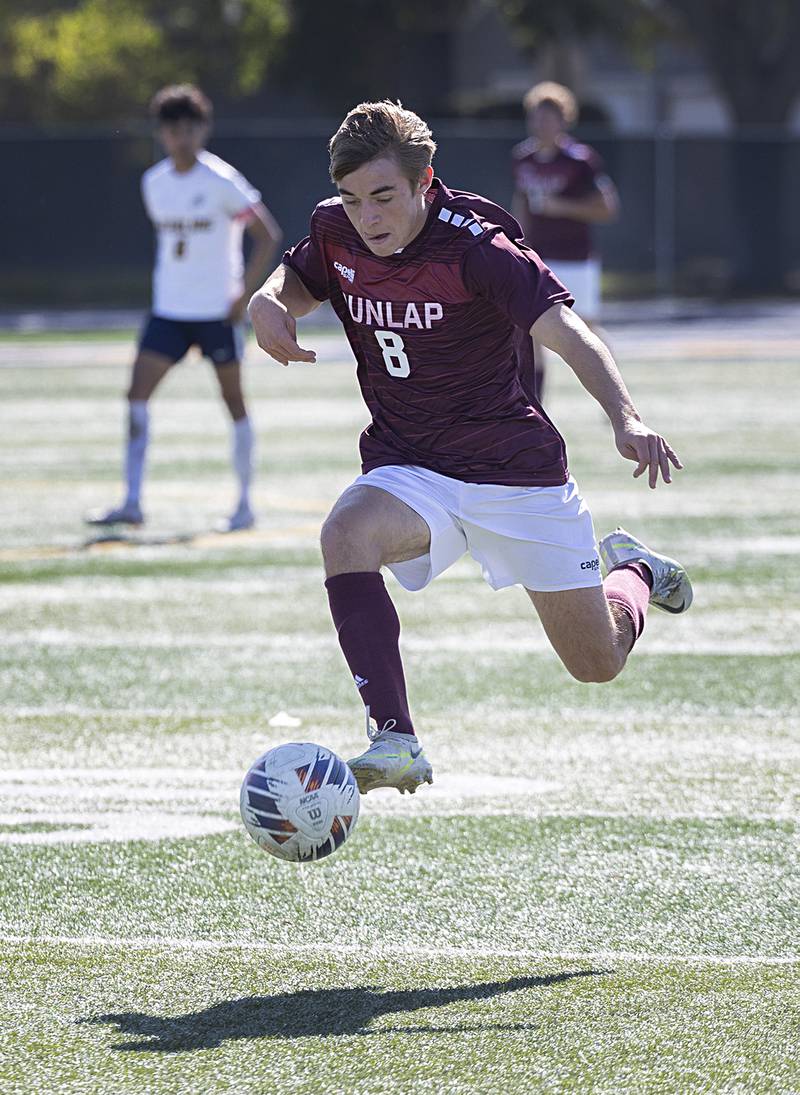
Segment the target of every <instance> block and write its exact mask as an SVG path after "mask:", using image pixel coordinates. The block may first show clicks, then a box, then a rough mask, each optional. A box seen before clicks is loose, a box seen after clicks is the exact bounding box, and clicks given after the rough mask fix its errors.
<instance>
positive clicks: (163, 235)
mask: <svg viewBox="0 0 800 1095" xmlns="http://www.w3.org/2000/svg"><path fill="white" fill-rule="evenodd" d="M142 198H143V200H144V205H145V209H146V210H147V215H148V216H149V217H150V220H151V221H152V222H153V224H154V226H155V229H156V233H157V237H158V245H157V254H156V264H155V269H154V271H153V314H154V315H157V316H163V317H164V319H205V320H208V319H223V318H224V317H225V316H226V315H227V313H228V309H229V308H230V305H231V303H232V302H233V301H234V300H235V299H236V298H237V297H238V296H241V294H242V292H243V291H244V280H243V273H244V256H243V255H242V232H243V230H244V223H245V220H246V219H247V213H248V211H249V210H250V209H252V207H253V206H254V205H255V204H256V203H257V202H258V201H259V200H260V198H261V195H260V194H259V192H258V191H257V190H256V189H255V188H254V187H252V186H251V185H250V183H249V182H248V181H247V179H245V178H244V176H242V175H240V174H239V172H238V171H237V170H236V169H235V168H233V167H231V166H230V164H227V163H225V161H224V160H221V159H220V158H219V156H214V155H213V154H212V153H211V152H200V153H199V154H198V156H197V163H196V164H195V165H194V167H192V168H191V170H189V171H184V172H179V171H176V170H175V167H174V165H173V163H172V160H171V159H169V158H167V159H165V160H161V162H160V163H157V164H155V165H154V166H153V167H151V168H150V169H149V170H148V171H145V173H144V175H143V176H142Z"/></svg>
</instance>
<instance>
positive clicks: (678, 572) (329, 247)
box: [250, 102, 692, 792]
mask: <svg viewBox="0 0 800 1095" xmlns="http://www.w3.org/2000/svg"><path fill="white" fill-rule="evenodd" d="M435 149H436V145H435V144H434V141H433V138H432V136H431V132H430V130H429V128H428V126H427V125H426V124H425V122H423V121H422V119H421V118H419V117H418V116H417V115H416V114H414V113H412V112H411V111H409V110H404V109H403V108H402V107H401V106H400V105H399V104H395V103H390V102H381V103H362V104H361V105H360V106H358V107H356V108H355V109H354V110H352V111H350V113H349V114H348V115H347V117H346V118H345V120H344V122H343V123H342V125H341V126H340V127H339V129H338V131H337V132H336V134H335V135H334V137H333V138H332V140H331V143H330V155H331V178H332V179H333V180H334V182H335V183H336V185H337V188H338V191H339V196H338V197H336V198H331V199H329V200H328V201H323V202H321V203H320V204H319V205H318V206H317V208H316V209H315V211H314V213H313V215H312V218H311V231H310V234H309V235H308V236H307V237H306V238H305V239H304V240H302V241H301V242H300V243H298V244H297V245H296V246H295V247H294V248H292V250H291V251H289V252H287V253H286V255H285V256H284V260H283V264H282V265H281V266H280V267H278V269H277V270H276V271H275V273H274V274H272V275H271V277H270V278H269V279H268V280H267V282H266V283H265V284H264V286H263V287H262V288H261V289H260V290H259V291H258V292H257V293H256V294H255V295H254V297H253V298H252V300H251V302H250V316H251V318H252V321H253V327H254V330H255V333H256V337H257V339H258V342H259V345H260V346H261V347H262V349H264V350H265V351H266V352H267V353H268V354H270V356H271V357H273V358H275V360H276V361H279V362H280V363H281V364H282V365H288V364H289V362H290V361H305V362H310V363H311V362H314V361H315V360H316V358H315V354H314V352H313V351H312V350H307V349H303V348H302V347H301V346H299V345H298V343H297V331H296V323H295V320H296V319H297V317H298V316H302V315H305V314H306V313H308V312H310V311H312V310H313V309H314V308H316V307H317V306H318V305H319V304H320V302H321V301H323V300H329V301H330V302H331V305H332V306H333V308H334V310H335V311H336V314H337V316H338V317H339V319H340V320H341V322H342V324H343V326H344V329H345V333H346V335H347V338H348V341H349V342H350V346H351V347H352V350H353V353H354V355H355V358H356V362H357V376H358V380H359V384H360V386H361V392H362V395H363V397H364V401H365V402H366V404H367V407H368V408H369V411H370V414H371V417H372V421H371V422H370V425H369V426H368V427H367V428H366V430H365V431H364V432H363V434H362V435H361V457H362V470H363V474H362V475H360V476H359V477H358V478H357V479H356V480H355V482H354V483H353V484H352V485H351V486H350V487H348V489H347V490H346V491H345V492H344V493H343V494H342V496H341V497H340V498H339V500H338V501H337V502H336V504H335V505H334V507H333V509H332V511H331V513H330V514H329V516H328V518H327V519H326V521H325V523H324V525H323V528H322V537H321V541H322V554H323V559H324V563H325V574H326V583H325V584H326V587H327V591H328V598H329V601H330V608H331V614H332V616H333V621H334V624H335V626H336V630H337V633H338V636H339V643H340V645H341V648H342V651H343V653H344V656H345V659H346V661H347V664H348V665H349V667H350V671H351V673H352V674H353V678H354V680H355V683H356V686H357V688H358V690H359V692H360V693H361V698H362V700H363V702H364V705H365V707H366V714H367V733H368V736H369V738H370V740H371V745H370V747H369V748H368V749H367V751H366V752H365V753H364V754H363V755H362V756H359V757H356V758H355V759H354V760H352V761H351V762H350V766H351V768H352V770H353V772H354V773H355V776H356V779H357V781H358V785H359V788H360V790H361V791H362V792H366V791H369V790H372V789H373V788H375V787H396V788H398V789H399V790H400V791H401V792H404V791H411V792H413V791H415V790H416V788H417V787H418V786H419V785H420V784H421V783H423V782H428V783H430V782H432V769H431V765H430V764H429V762H428V760H427V759H426V757H425V755H424V753H423V752H422V748H421V746H420V744H419V742H418V740H417V737H416V734H415V732H414V725H413V722H412V719H411V715H410V713H409V706H408V700H407V697H406V686H405V679H404V674H403V666H402V663H401V660H400V652H399V646H398V640H399V634H400V623H399V620H398V617H397V613H396V611H395V608H394V605H393V603H392V601H391V598H390V597H389V593H388V592H387V590H386V587H385V586H384V582H383V578H382V576H381V573H380V571H381V567H383V566H388V567H389V569H390V570H392V571H393V572H394V574H395V576H396V577H397V578H398V580H399V581H400V583H401V585H403V586H404V587H405V588H406V589H409V590H417V589H422V588H423V587H424V586H426V585H427V584H428V583H429V582H430V581H431V580H432V579H433V578H435V577H436V576H437V575H438V574H441V573H442V571H444V570H445V569H446V568H447V567H449V566H450V565H451V564H452V563H453V562H455V561H456V559H458V558H459V557H460V556H461V555H463V554H464V553H465V552H467V551H468V552H469V553H470V554H471V555H472V556H473V557H474V558H475V559H477V560H478V562H479V563H480V564H481V567H482V569H483V575H484V578H485V579H486V580H487V581H488V582H489V584H490V585H491V586H492V587H493V588H495V589H501V588H503V587H504V586H509V585H515V584H519V585H522V586H523V587H524V589H525V590H526V592H527V594H528V596H529V597H530V599H531V601H532V603H533V606H534V608H535V609H536V611H537V612H538V614H539V618H540V619H541V621H542V624H543V626H544V629H545V632H546V634H547V636H548V638H549V640H550V642H551V644H552V645H553V647H554V649H555V650H556V652H557V654H558V655H559V657H560V658H561V660H562V662H563V663H564V665H565V666H566V668H567V669H568V670H569V672H570V673H571V674H572V675H573V676H574V677H576V678H577V679H578V680H580V681H610V680H612V679H613V678H614V677H616V676H617V674H618V673H619V672H620V670H621V669H622V667H623V666H624V664H625V661H626V659H627V657H628V655H629V653H630V651H631V649H632V648H633V645H634V643H635V642H636V640H637V639H638V638H639V636H640V635H641V633H642V629H643V627H644V622H645V615H646V612H647V608H648V604H654V605H656V606H658V607H659V608H663V609H665V610H666V611H668V612H673V613H678V612H684V611H685V610H686V609H687V608H688V607H689V604H690V603H691V599H692V590H691V585H690V583H689V579H688V577H687V576H686V573H685V571H684V569H683V567H681V566H680V564H679V563H676V562H675V561H674V560H672V559H669V558H667V557H666V556H663V555H660V554H658V553H656V552H654V551H652V550H650V549H649V548H647V547H645V545H644V544H642V543H641V542H640V541H638V540H636V539H635V538H634V537H632V536H630V535H629V534H628V533H626V532H624V530H622V529H617V530H615V532H612V533H611V534H610V535H609V536H606V537H605V538H604V539H603V540H602V541H601V542H600V545H599V552H598V546H597V544H596V542H595V537H594V530H593V527H592V519H591V516H590V514H589V511H588V509H587V507H586V504H585V502H584V501H583V499H582V498H581V495H580V493H579V491H578V488H577V485H576V484H575V481H574V480H573V479H572V478H571V476H570V475H569V472H568V469H567V463H566V454H565V449H564V442H563V440H562V438H561V435H560V434H559V433H558V431H557V430H556V428H555V426H554V425H553V423H552V422H551V421H550V419H549V418H548V417H547V415H546V414H545V413H544V411H543V410H542V408H541V406H540V405H539V404H538V403H537V402H536V401H532V400H531V399H530V398H528V396H527V395H526V394H525V391H524V389H523V386H522V384H521V382H520V376H519V368H518V357H517V354H516V352H515V340H516V332H517V331H518V330H519V329H521V330H522V331H523V332H526V337H531V336H532V335H535V337H536V338H538V339H539V340H540V341H541V342H542V343H544V345H546V346H548V347H550V348H551V349H552V350H554V351H555V352H556V353H558V354H560V355H561V357H562V358H563V359H564V360H565V361H566V362H567V363H568V364H569V365H570V366H571V368H572V369H573V370H574V372H575V373H576V375H577V376H578V378H579V380H580V381H581V383H582V384H583V385H584V387H585V388H586V389H587V391H588V392H589V393H590V394H591V395H592V396H594V398H595V399H596V400H597V401H598V403H599V404H600V405H601V407H602V408H603V410H604V411H605V412H606V414H607V415H608V417H609V420H610V421H611V424H612V427H613V430H614V439H615V441H616V445H617V449H618V450H619V452H620V453H621V455H622V456H623V457H625V458H626V459H628V460H632V461H633V462H634V463H635V464H636V468H635V470H634V473H633V474H634V476H640V475H644V474H646V475H647V476H648V479H649V483H650V486H651V487H655V486H656V483H657V482H658V479H659V477H661V478H662V479H663V480H664V482H665V483H669V482H670V480H671V470H672V469H671V466H674V467H676V468H680V467H681V466H682V465H681V463H680V461H679V459H678V457H677V456H676V455H675V453H674V452H673V450H672V448H671V447H670V446H669V444H668V443H667V442H666V441H665V440H664V438H663V437H661V436H660V435H659V434H658V433H656V432H655V431H654V430H651V429H649V428H648V427H647V426H646V425H645V424H644V423H643V422H642V420H641V418H640V417H639V415H638V413H637V411H636V408H635V407H634V405H633V402H632V400H631V397H630V395H629V394H628V391H627V389H626V387H625V384H624V382H623V380H622V377H621V376H620V374H619V371H618V369H617V367H616V365H615V363H614V360H613V358H612V356H611V354H610V353H609V351H608V349H607V348H606V347H605V345H604V344H603V343H602V342H601V341H600V340H599V339H598V338H597V337H596V336H595V335H594V334H593V333H592V332H591V331H590V330H589V329H588V327H587V326H586V324H585V323H584V322H583V321H582V320H581V319H579V318H578V316H577V315H576V314H575V312H574V311H573V310H572V307H571V305H572V297H571V295H570V293H569V291H568V290H567V289H566V288H565V287H564V286H563V285H562V284H561V283H560V282H559V281H558V279H557V278H555V277H554V276H553V274H552V273H551V272H550V270H549V269H548V268H547V267H546V266H545V265H544V263H543V262H542V261H541V259H540V258H539V256H538V255H536V254H535V253H534V252H533V251H531V250H530V249H529V248H528V247H526V246H525V245H524V244H523V243H522V242H520V241H519V239H518V238H517V237H519V236H520V235H521V233H520V229H519V225H518V224H516V222H515V221H514V220H513V218H512V217H511V216H510V215H509V214H508V213H507V212H506V211H505V210H503V209H501V208H500V207H498V206H495V205H493V204H492V203H491V202H489V201H487V200H486V199H485V198H481V197H479V196H477V195H475V194H467V193H464V192H461V191H456V190H450V189H448V188H447V187H446V186H445V185H444V183H442V182H441V181H440V180H439V179H437V178H434V175H433V170H432V167H431V161H432V158H433V153H434V151H435ZM601 558H602V560H603V562H604V563H605V565H606V568H607V570H608V576H607V578H606V580H605V582H603V581H602V579H601V576H600V560H601Z"/></svg>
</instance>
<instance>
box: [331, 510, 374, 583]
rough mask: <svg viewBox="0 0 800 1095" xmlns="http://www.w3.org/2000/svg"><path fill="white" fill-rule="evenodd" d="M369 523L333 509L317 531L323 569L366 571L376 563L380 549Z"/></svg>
mask: <svg viewBox="0 0 800 1095" xmlns="http://www.w3.org/2000/svg"><path fill="white" fill-rule="evenodd" d="M370 531H371V530H370V528H369V524H368V523H367V522H364V521H362V520H360V519H359V517H358V515H355V514H352V513H337V512H336V511H334V512H333V513H331V514H330V515H329V516H328V518H327V519H326V521H325V523H324V524H323V526H322V529H321V531H320V538H319V540H320V547H321V549H322V558H323V560H324V562H325V567H326V570H328V571H332V570H336V571H339V570H362V569H363V570H370V569H373V568H375V567H378V566H380V564H381V558H380V549H379V547H378V546H377V545H376V543H375V541H374V539H373V536H372V535H371V534H370Z"/></svg>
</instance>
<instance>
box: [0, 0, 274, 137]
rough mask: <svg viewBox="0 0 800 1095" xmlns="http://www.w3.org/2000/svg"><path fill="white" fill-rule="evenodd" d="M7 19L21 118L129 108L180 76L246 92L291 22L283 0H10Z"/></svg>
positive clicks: (12, 89) (8, 96) (6, 74)
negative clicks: (47, 0)
mask: <svg viewBox="0 0 800 1095" xmlns="http://www.w3.org/2000/svg"><path fill="white" fill-rule="evenodd" d="M0 19H1V21H0V28H2V29H0V66H1V67H2V71H3V76H2V77H0V106H2V110H3V114H4V116H5V118H6V119H7V120H15V121H27V120H92V119H97V118H102V119H104V120H108V119H110V118H115V117H121V116H130V115H131V114H138V113H140V112H141V110H142V103H143V102H146V101H147V99H148V98H149V96H150V95H151V94H152V92H153V90H154V88H155V87H157V86H159V85H161V84H165V83H171V82H176V81H194V82H197V83H200V84H202V85H203V86H204V88H206V89H207V90H208V91H209V93H210V94H211V95H212V96H213V95H215V94H222V95H232V96H238V95H246V94H249V93H251V92H253V91H254V90H256V89H257V88H258V87H259V86H260V85H261V83H262V81H263V79H264V77H265V75H266V72H267V71H268V68H269V66H270V65H271V63H272V62H273V60H274V58H275V56H276V53H277V52H278V50H279V48H280V45H281V42H282V40H283V38H284V36H285V34H286V30H287V27H288V17H287V11H286V0H197V2H189V0H187V2H185V3H180V2H178V3H168V2H164V0H80V2H78V3H73V4H68V3H64V2H61V3H58V2H56V3H38V4H37V3H25V4H24V5H23V4H20V3H9V2H6V3H3V4H2V6H0Z"/></svg>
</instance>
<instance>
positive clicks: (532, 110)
mask: <svg viewBox="0 0 800 1095" xmlns="http://www.w3.org/2000/svg"><path fill="white" fill-rule="evenodd" d="M523 105H524V107H525V115H526V118H527V123H528V132H529V133H530V137H528V139H527V140H525V141H523V142H522V143H521V144H518V145H517V146H516V148H515V149H514V150H513V153H512V168H513V173H514V198H513V202H512V206H511V208H512V212H513V213H514V216H515V217H516V218H517V220H518V221H519V222H520V224H521V225H522V230H523V232H524V235H525V242H526V243H527V244H528V246H529V247H532V248H533V249H534V251H536V253H537V254H538V255H540V256H541V258H542V259H543V260H544V261H545V262H546V263H547V265H548V266H549V267H550V269H551V270H552V271H553V273H554V274H555V275H556V277H557V278H558V279H559V280H560V281H562V282H563V283H564V284H565V285H566V286H568V287H569V290H570V292H571V293H572V295H573V296H574V297H575V311H576V312H577V313H578V315H579V316H580V317H581V319H582V320H584V322H585V323H588V324H589V326H590V327H593V326H594V325H596V323H597V322H598V320H599V318H600V259H599V257H598V255H597V253H596V251H595V248H594V242H593V239H592V229H591V226H592V225H593V224H605V223H607V222H608V221H610V220H613V219H614V217H616V215H617V213H618V211H619V199H618V197H617V191H616V188H615V186H614V184H613V183H612V181H611V179H609V177H608V176H607V175H606V174H605V172H604V170H603V164H602V161H601V160H600V157H599V156H598V154H597V153H596V152H595V151H594V149H593V148H590V147H589V146H588V145H585V144H578V143H577V142H576V141H573V140H572V139H571V138H570V136H569V133H568V130H569V129H570V127H571V126H572V125H574V124H575V121H576V120H577V117H578V104H577V102H576V100H575V96H574V95H573V94H572V92H571V91H570V90H569V88H566V87H564V86H563V85H562V84H556V83H552V82H550V81H547V82H545V83H541V84H536V85H534V87H532V88H531V89H530V91H529V92H528V93H527V95H526V96H525V98H524V100H523ZM535 356H536V361H535V370H536V371H535V392H536V396H537V398H538V399H539V400H540V401H541V398H542V392H543V389H544V354H543V352H542V348H541V347H540V346H537V347H536V355H535ZM529 364H530V363H529Z"/></svg>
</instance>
